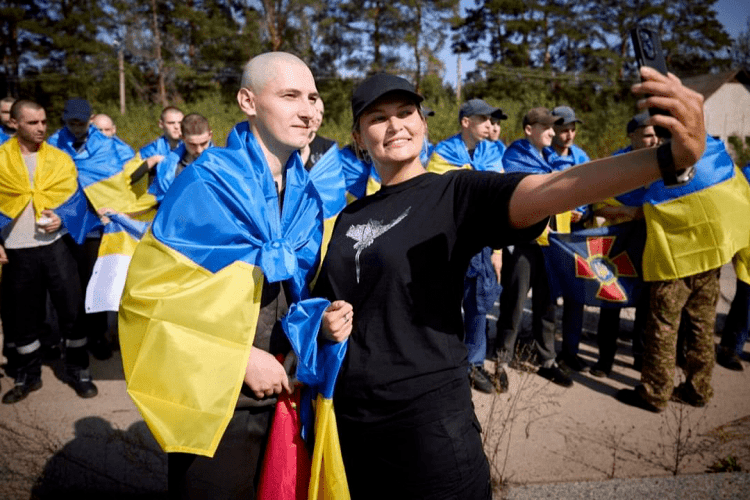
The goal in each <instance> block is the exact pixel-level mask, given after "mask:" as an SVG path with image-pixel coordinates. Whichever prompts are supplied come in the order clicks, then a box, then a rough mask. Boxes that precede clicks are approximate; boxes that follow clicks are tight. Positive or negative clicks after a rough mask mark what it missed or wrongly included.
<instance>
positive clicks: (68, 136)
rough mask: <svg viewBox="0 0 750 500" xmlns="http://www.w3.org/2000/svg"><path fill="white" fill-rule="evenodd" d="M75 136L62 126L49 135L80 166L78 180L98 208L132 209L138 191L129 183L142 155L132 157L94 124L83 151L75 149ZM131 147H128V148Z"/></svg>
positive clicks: (92, 203)
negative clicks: (122, 155)
mask: <svg viewBox="0 0 750 500" xmlns="http://www.w3.org/2000/svg"><path fill="white" fill-rule="evenodd" d="M74 142H75V137H74V136H73V134H72V133H71V132H70V131H69V130H68V128H67V127H63V128H62V129H60V130H58V131H57V132H55V133H54V134H52V136H51V137H50V138H49V143H50V144H51V145H53V146H55V147H57V148H59V149H62V150H63V151H65V152H66V153H68V154H69V155H70V156H71V157H72V158H73V161H74V162H75V164H76V168H77V169H78V181H79V183H80V184H81V187H82V188H83V191H84V193H85V194H86V197H87V198H88V200H89V202H91V205H92V206H93V207H94V209H95V210H99V209H100V208H111V209H113V210H116V211H118V212H129V211H130V210H129V209H130V207H131V206H133V205H134V204H135V202H136V200H137V197H138V196H137V192H136V191H137V190H138V188H137V187H136V190H134V189H133V186H131V184H130V176H131V175H132V174H133V172H135V170H137V169H138V167H139V166H140V165H141V163H143V160H141V157H140V155H134V156H131V157H129V158H122V157H121V156H120V154H125V155H126V157H127V156H129V155H130V153H132V150H130V152H128V151H127V150H126V149H124V148H122V147H119V146H118V144H117V143H116V142H115V140H113V139H112V138H110V137H107V136H106V135H104V134H102V133H101V132H100V131H99V129H97V128H96V127H94V126H93V125H91V126H89V131H88V137H87V139H86V142H85V143H84V146H83V148H82V149H81V150H79V151H76V150H75V149H74V148H73V144H74ZM128 149H129V147H128Z"/></svg>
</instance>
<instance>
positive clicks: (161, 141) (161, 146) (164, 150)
mask: <svg viewBox="0 0 750 500" xmlns="http://www.w3.org/2000/svg"><path fill="white" fill-rule="evenodd" d="M181 144H182V141H180V142H179V144H178V146H180V145H181ZM175 149H176V148H175ZM138 152H139V153H140V154H141V158H143V159H144V160H145V159H147V158H150V157H152V156H155V155H161V156H167V155H168V154H169V153H171V152H172V150H171V149H170V148H169V140H167V138H166V137H165V136H161V137H159V138H158V139H156V140H155V141H152V142H150V143H148V144H146V145H145V146H143V147H142V148H141V149H140V150H139V151H138Z"/></svg>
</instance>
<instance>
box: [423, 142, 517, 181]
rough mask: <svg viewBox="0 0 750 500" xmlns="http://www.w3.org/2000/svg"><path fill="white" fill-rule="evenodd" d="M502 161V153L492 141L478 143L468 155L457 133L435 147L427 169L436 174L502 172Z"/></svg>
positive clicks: (464, 144)
mask: <svg viewBox="0 0 750 500" xmlns="http://www.w3.org/2000/svg"><path fill="white" fill-rule="evenodd" d="M502 159H503V152H502V151H501V150H500V148H498V147H497V145H496V144H495V143H494V142H493V141H480V142H479V143H478V144H477V146H476V148H474V154H473V155H470V154H469V150H468V149H466V143H464V141H463V139H461V134H460V133H459V134H456V135H454V136H453V137H449V138H448V139H446V140H444V141H442V142H440V143H438V145H437V146H435V149H434V150H433V152H432V156H431V157H430V162H429V164H428V165H427V169H428V170H429V171H430V172H435V173H438V174H442V173H444V172H447V171H448V170H453V169H454V168H468V169H471V170H480V171H482V170H489V171H493V172H502V171H503V161H502Z"/></svg>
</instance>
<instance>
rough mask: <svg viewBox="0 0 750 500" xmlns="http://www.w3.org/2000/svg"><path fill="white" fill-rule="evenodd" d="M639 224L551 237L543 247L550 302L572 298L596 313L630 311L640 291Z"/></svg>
mask: <svg viewBox="0 0 750 500" xmlns="http://www.w3.org/2000/svg"><path fill="white" fill-rule="evenodd" d="M645 242H646V226H645V224H644V223H643V221H633V222H625V223H622V224H616V225H613V226H606V227H601V228H596V229H586V230H583V231H575V232H572V233H570V234H561V233H554V232H551V233H550V235H549V246H548V247H542V249H543V251H544V260H545V263H546V265H547V274H548V276H549V281H550V288H551V291H552V294H553V295H552V296H553V297H557V296H560V295H562V296H563V297H573V298H574V299H575V300H576V301H577V302H581V303H584V304H587V305H590V306H599V307H632V306H635V304H636V302H637V301H638V296H639V295H640V292H641V288H642V287H643V281H642V272H641V261H642V258H643V247H644V245H645Z"/></svg>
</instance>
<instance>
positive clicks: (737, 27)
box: [441, 0, 750, 88]
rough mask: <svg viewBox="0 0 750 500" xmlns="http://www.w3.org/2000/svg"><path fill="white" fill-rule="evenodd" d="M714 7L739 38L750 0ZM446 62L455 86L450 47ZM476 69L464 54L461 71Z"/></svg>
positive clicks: (468, 2) (467, 0)
mask: <svg viewBox="0 0 750 500" xmlns="http://www.w3.org/2000/svg"><path fill="white" fill-rule="evenodd" d="M473 6H474V0H461V7H462V9H463V8H466V7H473ZM714 9H715V10H716V12H717V13H718V15H717V16H716V17H717V19H718V20H719V22H720V23H721V24H723V25H724V29H725V30H726V31H727V33H729V36H731V37H732V38H733V39H736V38H737V35H739V34H740V33H741V32H742V31H744V29H745V27H746V26H747V20H748V17H749V16H750V0H719V1H718V2H717V3H716V4H714ZM441 58H442V59H443V60H444V61H446V62H445V77H444V78H443V80H444V81H445V82H446V83H448V84H450V85H451V86H453V87H454V88H455V86H456V81H457V78H456V76H457V74H458V73H457V57H456V56H455V55H454V54H451V51H450V47H446V48H444V49H443V52H442V57H441ZM473 69H474V61H471V60H469V59H467V58H466V56H464V57H463V58H462V60H461V73H462V74H464V75H466V73H467V72H469V71H472V70H473Z"/></svg>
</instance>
